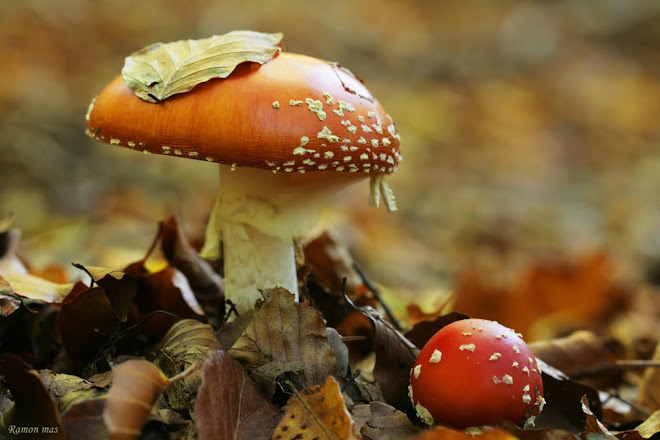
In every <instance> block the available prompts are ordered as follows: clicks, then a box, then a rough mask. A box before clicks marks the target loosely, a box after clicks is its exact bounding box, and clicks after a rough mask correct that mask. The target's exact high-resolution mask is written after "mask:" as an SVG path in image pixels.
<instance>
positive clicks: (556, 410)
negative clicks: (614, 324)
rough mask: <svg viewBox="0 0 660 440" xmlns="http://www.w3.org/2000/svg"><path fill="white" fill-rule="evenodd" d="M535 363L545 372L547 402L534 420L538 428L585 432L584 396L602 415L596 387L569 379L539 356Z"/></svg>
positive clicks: (593, 408)
mask: <svg viewBox="0 0 660 440" xmlns="http://www.w3.org/2000/svg"><path fill="white" fill-rule="evenodd" d="M536 362H537V364H538V365H539V367H540V369H541V370H542V372H543V374H542V375H543V395H544V398H545V401H546V404H545V406H544V408H543V411H541V413H540V414H539V415H538V416H537V417H536V419H535V425H534V426H535V427H537V428H548V429H551V430H555V429H562V430H565V431H567V432H569V433H572V434H578V433H580V432H582V430H583V429H584V426H585V423H586V414H585V412H584V411H583V407H582V398H583V397H585V396H586V398H587V402H588V404H589V407H590V410H591V411H592V412H593V413H594V414H595V417H597V418H600V417H601V416H602V412H603V411H602V407H601V403H600V398H599V395H598V392H597V391H596V390H595V389H593V388H591V387H590V386H588V385H584V384H581V383H579V382H575V381H573V380H571V379H569V377H568V376H566V375H565V374H564V373H563V372H562V371H560V370H558V369H557V368H554V367H553V366H551V365H548V364H547V363H545V362H544V361H543V360H542V359H541V358H536Z"/></svg>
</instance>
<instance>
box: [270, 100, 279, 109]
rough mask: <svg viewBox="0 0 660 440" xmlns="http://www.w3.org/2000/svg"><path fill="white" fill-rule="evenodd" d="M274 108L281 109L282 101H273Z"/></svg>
mask: <svg viewBox="0 0 660 440" xmlns="http://www.w3.org/2000/svg"><path fill="white" fill-rule="evenodd" d="M272 105H273V108H276V109H277V108H280V101H273V104H272Z"/></svg>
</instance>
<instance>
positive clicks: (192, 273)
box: [160, 217, 225, 317]
mask: <svg viewBox="0 0 660 440" xmlns="http://www.w3.org/2000/svg"><path fill="white" fill-rule="evenodd" d="M160 235H161V236H160V240H161V243H160V244H161V249H162V251H163V254H164V255H165V258H166V259H167V261H168V262H169V263H170V265H171V266H172V267H174V268H176V269H178V270H179V271H181V273H183V275H185V277H186V279H187V280H188V282H189V283H190V287H191V288H192V290H193V292H195V296H196V297H197V299H199V301H200V302H201V304H202V306H204V305H206V306H208V307H215V306H217V305H218V304H220V305H222V309H223V310H221V311H220V312H221V313H220V316H221V317H222V316H224V302H225V293H224V290H225V285H224V282H223V280H222V277H220V275H218V273H216V272H215V271H214V270H213V268H212V267H211V265H210V264H209V263H208V262H206V260H204V259H202V258H201V257H200V256H199V254H198V253H197V252H196V251H195V249H194V248H193V247H192V246H191V245H190V244H189V243H188V240H187V239H186V237H185V236H184V235H183V232H182V231H181V229H180V228H179V224H178V222H177V221H176V218H175V217H170V218H168V219H167V220H165V221H163V223H162V228H161V233H160Z"/></svg>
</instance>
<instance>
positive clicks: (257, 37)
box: [122, 31, 282, 103]
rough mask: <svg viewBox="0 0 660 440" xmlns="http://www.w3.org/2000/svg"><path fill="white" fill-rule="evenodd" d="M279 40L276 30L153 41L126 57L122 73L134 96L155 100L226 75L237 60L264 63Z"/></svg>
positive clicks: (280, 37)
mask: <svg viewBox="0 0 660 440" xmlns="http://www.w3.org/2000/svg"><path fill="white" fill-rule="evenodd" d="M281 40H282V34H279V33H277V34H265V33H261V32H252V31H234V32H229V33H227V34H224V35H214V36H212V37H209V38H204V39H200V40H181V41H175V42H173V43H167V44H163V43H156V44H152V45H150V46H147V47H145V48H143V49H141V50H139V51H137V52H134V53H133V54H131V55H130V56H128V57H126V61H125V64H124V68H123V69H122V76H123V78H124V81H125V82H126V84H127V85H128V87H130V88H131V90H133V92H134V93H135V94H136V95H137V96H139V97H140V98H142V99H144V100H145V101H149V102H154V103H157V102H160V101H162V100H164V99H167V98H168V97H170V96H172V95H174V94H176V93H185V92H187V91H189V90H191V89H192V88H193V87H195V86H196V85H197V84H200V83H202V82H205V81H208V80H210V79H212V78H226V77H227V76H229V75H230V74H231V73H232V72H233V71H234V69H235V68H236V66H238V65H239V64H240V63H243V62H246V61H250V62H255V63H260V64H263V63H265V62H266V61H268V60H270V59H272V58H273V56H275V54H276V53H277V51H278V50H279V47H278V44H279V43H280V41H281Z"/></svg>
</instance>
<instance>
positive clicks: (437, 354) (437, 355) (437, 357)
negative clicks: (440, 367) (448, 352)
mask: <svg viewBox="0 0 660 440" xmlns="http://www.w3.org/2000/svg"><path fill="white" fill-rule="evenodd" d="M441 360H442V352H441V351H440V350H433V353H431V357H430V358H429V362H430V363H432V364H437V363H438V362H440V361H441Z"/></svg>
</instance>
